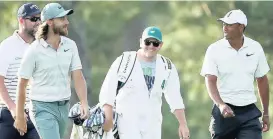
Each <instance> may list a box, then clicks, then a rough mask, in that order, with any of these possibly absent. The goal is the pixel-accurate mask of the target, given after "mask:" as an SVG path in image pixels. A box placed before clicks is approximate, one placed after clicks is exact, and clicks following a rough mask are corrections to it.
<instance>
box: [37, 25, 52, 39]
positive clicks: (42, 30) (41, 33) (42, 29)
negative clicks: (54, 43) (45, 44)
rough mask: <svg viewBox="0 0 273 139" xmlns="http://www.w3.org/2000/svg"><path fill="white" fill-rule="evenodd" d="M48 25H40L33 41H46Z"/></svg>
mask: <svg viewBox="0 0 273 139" xmlns="http://www.w3.org/2000/svg"><path fill="white" fill-rule="evenodd" d="M48 27H49V26H48V24H47V23H46V22H44V23H42V24H41V25H39V27H38V30H37V32H36V34H35V39H36V40H38V39H42V38H43V39H44V40H46V39H47V34H48Z"/></svg>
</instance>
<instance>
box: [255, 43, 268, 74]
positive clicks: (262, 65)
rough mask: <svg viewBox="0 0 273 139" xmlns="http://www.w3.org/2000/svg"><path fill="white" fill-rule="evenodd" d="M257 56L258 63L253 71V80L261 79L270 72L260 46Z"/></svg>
mask: <svg viewBox="0 0 273 139" xmlns="http://www.w3.org/2000/svg"><path fill="white" fill-rule="evenodd" d="M258 54H259V61H258V66H257V69H256V71H255V78H259V77H263V76H264V75H266V74H267V72H268V71H269V70H270V68H269V66H268V63H267V60H266V57H265V54H264V50H263V48H262V46H261V45H260V50H259V52H258Z"/></svg>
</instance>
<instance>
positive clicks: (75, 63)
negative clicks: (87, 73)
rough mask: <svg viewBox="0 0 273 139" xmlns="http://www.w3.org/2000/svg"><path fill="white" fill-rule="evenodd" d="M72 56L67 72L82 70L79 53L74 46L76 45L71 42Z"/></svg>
mask: <svg viewBox="0 0 273 139" xmlns="http://www.w3.org/2000/svg"><path fill="white" fill-rule="evenodd" d="M73 43H74V44H73V45H74V46H73V49H72V50H73V54H72V60H71V64H70V68H69V71H74V70H78V69H82V64H81V59H80V56H79V52H78V47H77V45H76V43H75V42H74V41H73Z"/></svg>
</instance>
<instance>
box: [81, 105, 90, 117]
mask: <svg viewBox="0 0 273 139" xmlns="http://www.w3.org/2000/svg"><path fill="white" fill-rule="evenodd" d="M88 117H89V107H88V104H81V119H87V118H88Z"/></svg>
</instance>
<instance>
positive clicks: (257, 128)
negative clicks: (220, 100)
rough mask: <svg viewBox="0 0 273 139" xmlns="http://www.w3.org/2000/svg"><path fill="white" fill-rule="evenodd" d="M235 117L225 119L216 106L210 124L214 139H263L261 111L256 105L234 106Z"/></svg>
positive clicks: (232, 107) (231, 106)
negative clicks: (260, 119)
mask: <svg viewBox="0 0 273 139" xmlns="http://www.w3.org/2000/svg"><path fill="white" fill-rule="evenodd" d="M228 105H229V106H230V108H231V109H232V110H233V112H234V113H235V116H234V117H231V118H224V117H223V116H222V114H221V112H220V110H219V108H218V107H217V106H216V105H214V106H213V109H212V113H211V114H212V116H211V122H210V133H211V137H212V139H262V124H261V123H260V121H259V117H260V116H261V115H262V114H261V111H260V110H259V109H258V108H257V107H256V105H255V104H250V105H247V106H240V107H239V106H233V105H230V104H228Z"/></svg>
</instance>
